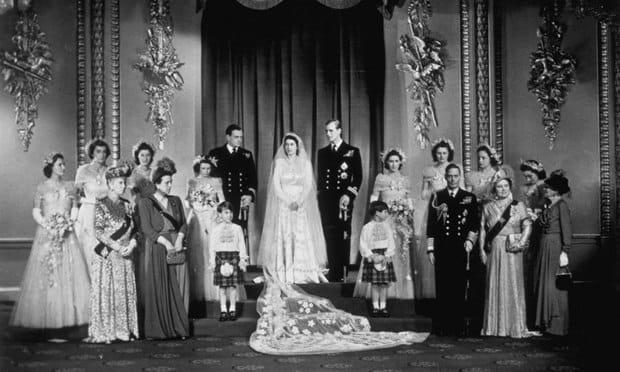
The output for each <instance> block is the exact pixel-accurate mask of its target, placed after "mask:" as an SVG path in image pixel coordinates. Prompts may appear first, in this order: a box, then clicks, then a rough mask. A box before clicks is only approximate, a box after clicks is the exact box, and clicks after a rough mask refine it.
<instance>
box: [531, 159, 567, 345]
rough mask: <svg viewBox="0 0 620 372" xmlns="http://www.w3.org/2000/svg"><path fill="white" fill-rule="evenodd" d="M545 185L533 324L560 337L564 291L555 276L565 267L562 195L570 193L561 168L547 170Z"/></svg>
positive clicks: (564, 326) (564, 331)
mask: <svg viewBox="0 0 620 372" xmlns="http://www.w3.org/2000/svg"><path fill="white" fill-rule="evenodd" d="M545 186H546V193H545V196H546V198H547V199H548V200H549V204H548V205H547V208H545V210H544V211H543V213H542V215H541V217H540V218H539V219H538V220H537V222H538V223H539V225H540V226H541V228H542V235H541V238H540V243H539V251H538V259H537V260H536V267H535V269H534V270H535V271H534V278H535V283H534V285H535V288H536V290H537V301H536V326H537V327H538V328H539V329H540V330H541V331H543V332H546V333H550V334H552V335H558V336H563V335H567V334H568V322H569V318H568V291H566V290H561V289H558V288H557V287H556V284H555V276H556V274H557V273H558V271H560V269H562V268H568V251H569V250H570V246H571V238H572V226H571V218H570V210H569V208H568V203H566V201H565V200H564V198H563V196H564V195H567V194H569V193H570V187H569V186H568V179H567V178H566V177H564V171H562V170H558V171H554V172H553V173H551V176H549V178H547V179H546V180H545Z"/></svg>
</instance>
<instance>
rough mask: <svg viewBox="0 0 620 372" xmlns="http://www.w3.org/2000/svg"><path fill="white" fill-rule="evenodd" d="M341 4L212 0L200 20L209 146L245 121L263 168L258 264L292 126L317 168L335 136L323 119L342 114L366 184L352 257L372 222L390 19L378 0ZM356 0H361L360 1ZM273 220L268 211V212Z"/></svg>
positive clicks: (254, 227) (255, 221) (255, 230)
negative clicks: (276, 158)
mask: <svg viewBox="0 0 620 372" xmlns="http://www.w3.org/2000/svg"><path fill="white" fill-rule="evenodd" d="M351 3H352V5H354V6H351V7H349V8H346V9H334V8H330V7H327V6H325V5H322V4H321V3H319V2H317V1H316V0H294V1H292V0H288V1H283V2H281V3H280V4H278V5H276V6H274V7H272V8H269V9H266V10H255V9H250V8H248V7H245V6H243V5H241V4H240V3H238V2H237V1H230V0H209V1H207V2H206V3H205V4H204V8H203V12H204V13H203V22H202V45H203V46H202V48H203V57H202V58H203V67H202V68H203V70H202V76H203V81H202V92H203V102H202V108H203V150H204V152H205V153H206V152H207V151H208V150H209V149H211V148H213V147H215V146H221V145H222V144H223V143H224V142H225V133H224V132H225V129H226V127H227V126H228V125H229V124H231V123H236V124H239V125H240V126H241V127H242V128H243V132H244V147H246V148H248V149H249V150H251V151H252V152H253V153H254V156H255V158H256V162H257V168H258V181H259V186H258V198H257V199H258V200H257V202H256V204H255V206H254V208H253V213H252V215H251V216H250V218H251V220H250V223H249V229H250V245H251V249H250V255H251V258H252V261H253V262H255V261H254V260H255V258H256V252H257V249H258V242H259V241H260V232H261V230H262V225H263V223H262V221H263V218H264V217H265V216H264V210H265V199H266V198H265V196H266V195H265V192H266V191H267V184H268V181H269V180H268V179H267V178H268V176H269V170H270V166H271V161H272V158H273V155H274V154H275V152H276V149H277V148H278V146H279V145H280V141H281V139H282V136H283V135H284V133H286V132H288V131H294V132H295V133H297V134H298V135H299V136H300V137H301V138H302V139H303V141H304V143H305V144H306V146H307V150H308V152H309V154H310V155H311V157H312V160H313V165H314V167H315V169H316V155H317V151H318V149H319V148H321V147H323V146H325V145H326V144H327V140H326V137H325V134H324V123H325V122H326V121H327V120H328V119H330V118H337V119H339V120H340V121H341V123H342V127H343V138H344V140H345V141H346V142H348V143H350V144H352V145H354V146H357V147H359V148H360V149H361V154H362V162H363V167H364V183H363V186H362V190H361V193H360V195H359V196H358V198H357V199H356V204H355V215H354V218H353V231H352V235H353V236H352V241H351V248H352V249H351V251H352V253H351V260H352V261H354V260H355V259H357V252H358V238H359V231H360V229H361V226H362V225H363V223H364V221H365V216H366V213H365V212H366V206H367V201H368V190H369V187H370V188H371V187H372V182H373V181H374V177H375V175H376V174H377V172H378V171H380V169H379V168H378V167H379V166H380V163H379V161H378V157H379V155H378V154H379V151H380V147H381V146H382V143H383V89H384V88H383V85H384V55H385V53H384V42H383V20H382V18H381V15H380V14H379V12H377V9H376V7H375V2H374V1H372V0H370V1H368V0H363V1H361V2H360V1H355V2H351ZM355 3H359V4H357V5H355ZM267 218H268V216H267Z"/></svg>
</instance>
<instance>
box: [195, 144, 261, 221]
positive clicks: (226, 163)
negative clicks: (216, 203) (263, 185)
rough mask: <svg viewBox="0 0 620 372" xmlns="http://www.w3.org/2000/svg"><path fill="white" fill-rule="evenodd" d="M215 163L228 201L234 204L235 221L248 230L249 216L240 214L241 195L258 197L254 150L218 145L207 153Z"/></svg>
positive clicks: (253, 198)
mask: <svg viewBox="0 0 620 372" xmlns="http://www.w3.org/2000/svg"><path fill="white" fill-rule="evenodd" d="M207 158H208V159H210V160H211V161H212V162H213V163H214V164H215V167H216V168H215V171H216V172H215V173H216V175H217V176H218V177H220V178H221V179H222V189H223V191H224V197H225V198H226V201H229V202H231V203H232V205H233V209H234V210H233V222H234V223H236V224H238V225H240V226H241V227H243V229H244V230H245V231H246V232H247V227H248V221H247V216H243V215H242V216H240V214H239V213H240V204H241V197H242V196H244V195H250V196H251V197H252V200H255V198H256V185H257V183H258V181H257V177H256V165H255V164H254V157H253V156H252V152H251V151H249V150H246V149H244V148H242V147H237V148H236V149H234V148H232V147H231V146H229V145H224V146H221V147H217V148H215V149H213V150H211V151H209V154H208V155H207Z"/></svg>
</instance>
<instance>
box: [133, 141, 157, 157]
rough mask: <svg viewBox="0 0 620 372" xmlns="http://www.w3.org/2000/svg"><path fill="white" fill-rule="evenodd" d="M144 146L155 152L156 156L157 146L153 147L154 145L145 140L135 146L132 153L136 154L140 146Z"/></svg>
mask: <svg viewBox="0 0 620 372" xmlns="http://www.w3.org/2000/svg"><path fill="white" fill-rule="evenodd" d="M142 145H146V146H148V147H150V149H151V151H152V152H153V155H155V149H156V147H155V145H153V144H152V143H150V142H147V141H145V140H143V139H140V140H139V141H138V142H137V143H136V144H135V145H133V147H132V148H131V153H132V154H135V153H136V152H137V151H138V149H139V148H140V146H142Z"/></svg>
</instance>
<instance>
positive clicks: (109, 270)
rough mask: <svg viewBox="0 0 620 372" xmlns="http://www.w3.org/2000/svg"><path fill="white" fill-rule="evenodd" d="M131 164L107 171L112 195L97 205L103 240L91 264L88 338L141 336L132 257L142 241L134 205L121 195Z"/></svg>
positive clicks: (104, 340)
mask: <svg viewBox="0 0 620 372" xmlns="http://www.w3.org/2000/svg"><path fill="white" fill-rule="evenodd" d="M130 172H131V168H130V167H129V165H127V164H123V165H121V166H117V167H110V168H108V170H107V171H106V173H105V177H106V181H107V184H108V189H109V190H108V196H107V197H105V198H103V199H100V200H98V201H97V204H96V205H95V236H96V237H97V240H98V241H99V244H97V246H96V247H95V256H94V257H93V262H92V265H91V273H92V287H91V291H90V323H89V325H88V339H87V340H86V341H87V342H93V343H108V344H109V343H111V342H112V341H115V340H120V341H129V340H132V339H135V338H137V337H138V336H139V334H138V312H137V309H136V281H135V277H134V267H133V262H132V260H131V256H132V253H133V250H134V249H135V248H136V246H137V245H138V243H137V241H136V239H135V238H134V232H135V231H134V224H133V219H132V214H133V208H132V207H131V206H130V204H129V201H128V200H125V199H123V198H121V195H122V194H123V193H124V192H125V179H126V177H127V176H129V174H130Z"/></svg>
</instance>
